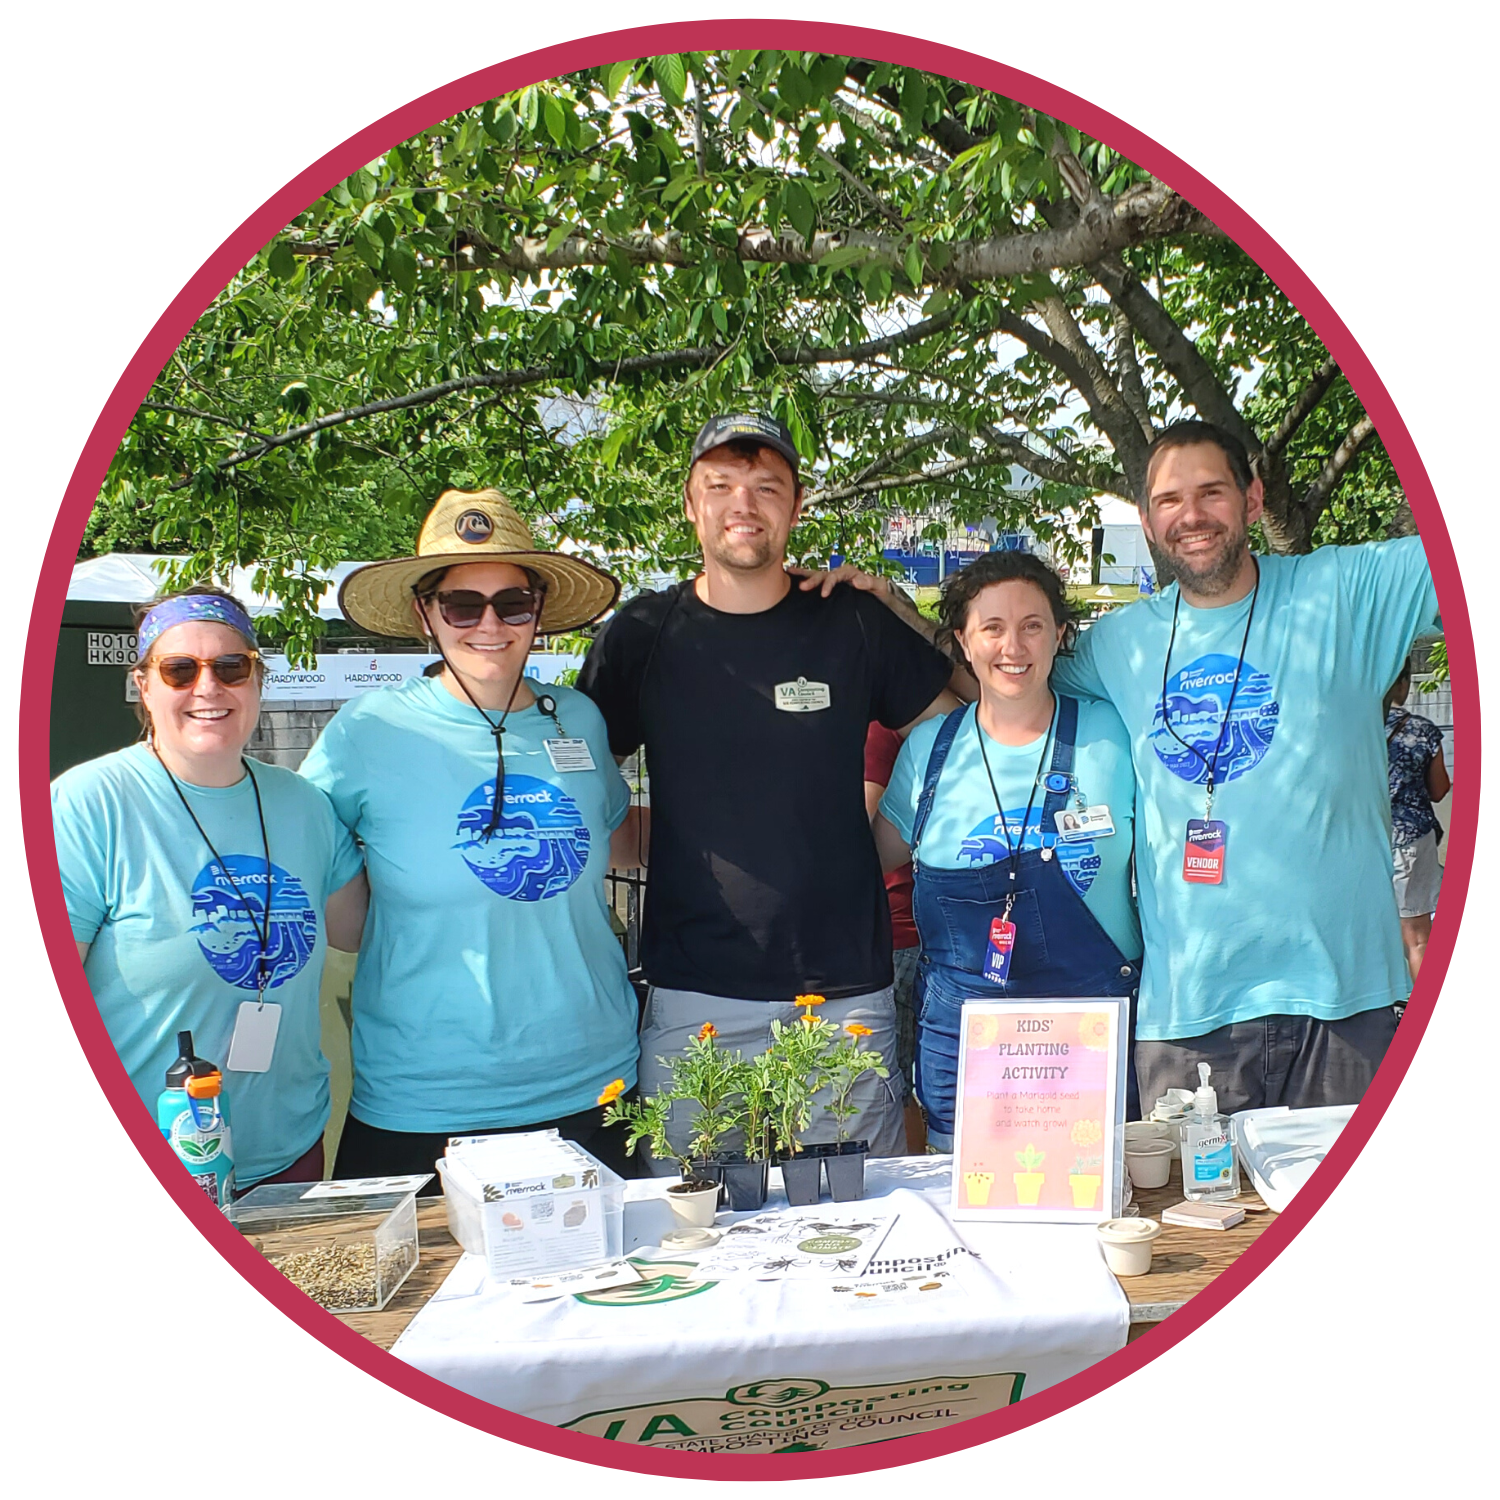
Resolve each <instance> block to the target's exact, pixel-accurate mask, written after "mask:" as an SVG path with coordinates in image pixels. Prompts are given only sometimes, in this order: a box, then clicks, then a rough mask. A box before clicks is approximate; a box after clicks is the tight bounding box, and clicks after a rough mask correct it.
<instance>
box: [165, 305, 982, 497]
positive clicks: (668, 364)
mask: <svg viewBox="0 0 1500 1500" xmlns="http://www.w3.org/2000/svg"><path fill="white" fill-rule="evenodd" d="M963 311H964V304H962V303H960V304H958V305H956V306H954V307H951V308H949V309H947V310H946V311H944V312H941V313H938V314H937V315H936V316H935V317H931V318H924V319H923V320H922V321H921V322H919V323H913V324H911V325H910V326H909V327H907V328H898V329H897V330H896V331H895V332H894V333H890V334H886V335H885V336H884V337H882V338H876V339H867V340H866V341H865V342H864V343H862V344H851V345H846V346H844V347H842V348H838V349H823V348H816V347H815V348H805V347H798V348H784V349H772V350H769V351H767V352H768V354H769V356H770V358H771V360H772V361H773V362H774V363H775V364H777V365H781V366H783V367H790V368H808V367H811V366H813V365H821V364H857V363H859V362H860V361H862V360H868V359H872V358H874V357H876V356H878V355H881V354H886V353H889V352H890V351H891V350H892V349H899V348H901V347H902V346H904V345H906V344H914V343H920V342H921V341H922V340H923V339H926V338H930V337H931V336H932V335H933V334H935V333H941V332H942V331H943V330H944V329H946V328H948V327H949V326H950V325H951V324H953V323H954V322H955V321H957V319H958V318H959V317H960V316H961V315H962V313H963ZM724 353H725V350H724V349H722V348H720V347H719V346H718V345H712V344H711V345H708V346H706V347H702V348H695V349H663V350H659V351H656V352H654V353H651V354H633V355H631V356H629V357H628V358H625V359H618V360H610V359H601V360H593V361H591V362H590V363H589V365H588V366H587V367H586V368H587V372H588V373H589V375H590V376H591V378H594V379H598V378H601V377H603V376H606V375H607V376H610V377H611V378H614V379H618V378H619V377H621V376H632V375H646V374H653V373H655V372H656V371H658V370H671V369H686V370H694V369H703V368H705V367H707V366H709V365H712V364H713V363H715V361H717V360H718V359H719V358H721V357H722V356H723V354H724ZM575 378H576V371H575V370H574V368H573V367H571V366H561V365H559V366H552V365H548V366H533V367H531V368H529V369H524V370H498V371H491V372H487V373H485V374H480V375H463V376H459V377H457V378H455V379H453V380H445V381H443V382H441V383H440V384H438V385H429V386H424V387H423V388H422V389H420V390H415V391H407V392H406V393H405V394H404V395H401V396H389V397H386V398H385V399H383V400H380V401H369V402H366V403H365V404H364V405H362V406H351V407H346V408H344V409H343V410H341V411H332V412H327V413H325V414H324V415H323V416H321V417H317V418H315V419H314V420H313V421H311V422H303V423H302V424H301V425H300V426H297V427H289V428H287V429H286V431H284V432H278V433H274V434H272V435H270V436H267V437H264V438H262V439H261V441H260V442H259V443H258V444H257V445H256V446H255V447H253V448H244V449H241V450H239V451H238V452H235V453H231V454H230V455H229V456H228V457H227V458H222V459H220V460H219V461H218V462H217V463H216V464H215V465H214V467H215V469H218V470H221V471H222V470H224V469H232V468H234V467H235V466H236V465H237V464H243V463H250V462H252V461H254V460H255V459H259V458H264V457H265V456H266V454H268V453H270V452H273V451H274V450H275V449H277V448H285V447H287V446H288V445H290V444H293V443H300V442H305V441H306V440H307V439H308V438H310V437H314V436H316V435H317V434H318V433H320V432H326V431H327V430H328V429H329V428H331V427H341V426H344V425H345V424H346V423H349V422H357V421H360V420H362V419H363V418H365V417H374V416H380V415H382V414H384V413H386V412H393V411H408V410H410V409H412V408H414V407H421V406H431V405H433V404H434V403H435V402H438V401H442V400H444V399H445V398H446V397H448V396H453V395H457V394H459V393H460V392H462V391H472V390H499V391H512V390H519V389H521V388H523V387H525V386H532V385H544V384H546V383H547V382H549V381H563V380H573V379H575ZM192 482H193V481H192V479H191V478H187V479H180V480H178V481H177V482H176V483H175V484H173V485H171V486H170V488H171V490H174V491H175V490H181V489H186V488H187V486H188V485H190V484H191V483H192Z"/></svg>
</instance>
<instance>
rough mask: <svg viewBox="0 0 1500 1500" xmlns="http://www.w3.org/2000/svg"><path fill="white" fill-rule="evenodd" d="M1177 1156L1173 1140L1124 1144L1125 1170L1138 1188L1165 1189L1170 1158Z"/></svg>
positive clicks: (1170, 1170)
mask: <svg viewBox="0 0 1500 1500" xmlns="http://www.w3.org/2000/svg"><path fill="white" fill-rule="evenodd" d="M1176 1154H1177V1142H1176V1141H1174V1140H1169V1139H1168V1140H1145V1141H1126V1142H1125V1170H1126V1171H1127V1172H1129V1173H1130V1181H1131V1182H1132V1184H1133V1185H1134V1186H1136V1187H1138V1188H1159V1187H1166V1185H1167V1178H1168V1177H1170V1176H1171V1173H1172V1158H1173V1157H1174V1156H1175V1155H1176Z"/></svg>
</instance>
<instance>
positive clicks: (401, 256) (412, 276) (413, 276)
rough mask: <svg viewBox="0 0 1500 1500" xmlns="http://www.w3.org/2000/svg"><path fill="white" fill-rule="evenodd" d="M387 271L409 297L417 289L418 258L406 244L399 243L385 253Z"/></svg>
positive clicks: (403, 242)
mask: <svg viewBox="0 0 1500 1500" xmlns="http://www.w3.org/2000/svg"><path fill="white" fill-rule="evenodd" d="M385 270H386V275H388V276H389V277H390V278H391V280H392V281H394V282H395V283H396V285H397V286H398V287H399V288H400V289H401V290H402V291H403V292H405V293H406V294H407V295H408V296H410V295H411V293H413V292H414V291H416V289H417V257H416V256H415V255H413V254H412V252H411V249H410V247H409V246H408V245H407V244H406V242H405V241H404V240H403V241H398V242H397V243H396V244H394V245H392V246H391V247H390V249H389V250H387V251H386V252H385Z"/></svg>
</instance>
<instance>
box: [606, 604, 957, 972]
mask: <svg viewBox="0 0 1500 1500" xmlns="http://www.w3.org/2000/svg"><path fill="white" fill-rule="evenodd" d="M796 582H797V580H795V579H794V580H793V586H792V588H791V589H790V590H789V591H788V593H787V595H786V597H785V598H784V599H782V600H781V602H780V603H779V604H777V605H775V606H774V607H773V608H771V609H768V610H763V611H761V612H760V613H758V614H750V615H741V614H726V613H724V612H723V611H722V610H717V609H713V608H711V607H710V606H708V605H707V604H704V603H703V602H702V601H701V600H700V599H699V598H698V596H697V594H696V593H695V592H694V588H693V584H692V583H691V582H688V583H684V584H679V585H678V586H677V587H675V588H673V589H669V590H667V591H666V592H664V593H660V594H642V595H640V596H639V597H637V598H635V599H632V600H631V601H630V602H629V603H628V604H626V605H625V606H624V607H623V608H622V609H621V610H620V612H619V613H618V614H617V615H616V616H615V617H614V618H613V619H612V620H611V621H610V622H609V624H608V625H607V626H606V627H605V628H604V629H603V630H602V631H601V632H600V633H599V636H598V638H597V639H596V640H595V641H594V644H593V647H592V649H591V650H590V651H589V654H588V659H587V661H585V663H584V666H583V671H582V673H581V674H580V675H579V678H578V687H579V689H580V691H582V692H585V693H587V694H588V695H589V697H590V698H592V699H593V700H594V702H595V703H596V704H598V706H599V709H600V712H601V713H603V715H604V721H605V723H606V724H607V725H608V726H609V743H610V748H611V749H612V750H613V751H614V753H615V754H616V755H629V754H631V753H632V752H633V751H635V750H636V749H637V748H638V747H639V746H641V745H642V744H644V745H645V747H646V765H647V770H648V772H649V775H650V784H651V847H650V875H649V884H648V886H647V894H646V907H645V917H644V930H643V932H642V937H641V962H642V966H643V967H644V969H645V971H646V976H647V978H648V979H649V980H650V981H651V982H652V983H653V984H655V985H659V986H661V987H663V988H667V989H683V990H699V991H702V992H704V993H706V994H711V995H724V996H729V997H731V998H738V999H744V1000H790V999H791V998H792V997H793V996H794V995H797V994H801V993H807V992H813V993H817V994H821V995H827V996H829V997H831V998H833V997H840V996H847V995H859V994H864V993H866V992H868V991H871V990H879V989H883V988H884V987H885V986H886V985H888V984H889V983H890V982H891V938H890V915H889V911H888V909H887V905H886V897H885V887H884V885H883V884H882V882H881V876H880V861H879V859H878V857H877V856H876V853H875V842H874V839H873V838H872V836H871V833H870V824H869V819H868V818H867V816H866V814H865V804H864V744H865V733H866V730H867V729H868V727H869V724H870V721H871V720H872V719H874V720H878V721H879V722H880V723H882V724H884V725H886V726H887V727H888V728H891V729H895V728H899V727H901V726H902V725H905V724H909V723H911V721H912V720H913V719H915V718H916V717H917V715H918V714H920V713H921V712H922V711H923V709H925V708H926V707H927V706H928V705H929V704H930V703H931V702H932V700H933V699H934V698H935V697H937V695H938V694H939V693H940V692H941V691H942V689H943V686H944V684H945V683H946V682H947V680H948V676H949V672H950V669H951V664H950V663H949V661H948V660H947V658H946V657H944V656H943V655H942V653H941V652H939V651H937V650H936V649H935V648H934V647H932V646H931V645H929V644H928V643H927V642H926V641H925V640H923V639H922V637H921V636H920V635H918V634H917V632H916V631H914V630H912V629H911V628H910V627H909V626H908V625H906V624H904V623H903V622H902V621H901V620H899V619H898V618H897V617H896V616H895V615H894V614H892V612H891V611H890V610H889V609H887V608H886V606H885V605H883V604H882V603H881V602H880V601H879V600H878V599H875V598H874V597H872V596H871V595H870V594H868V593H865V592H862V591H861V590H858V589H854V588H849V587H847V586H845V587H840V588H837V589H835V590H834V591H833V593H832V594H831V595H830V596H829V597H828V598H827V599H824V598H823V597H822V596H821V595H820V594H818V593H817V592H815V591H809V592H805V593H804V592H803V591H802V590H801V589H799V588H798V587H796Z"/></svg>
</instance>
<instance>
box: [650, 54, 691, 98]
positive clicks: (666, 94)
mask: <svg viewBox="0 0 1500 1500" xmlns="http://www.w3.org/2000/svg"><path fill="white" fill-rule="evenodd" d="M651 74H652V77H654V78H655V79H656V86H657V88H659V89H660V90H661V96H662V98H663V99H665V100H666V101H667V103H668V104H670V105H672V106H673V107H674V108H675V107H679V106H680V105H681V104H682V102H683V100H684V99H686V98H687V64H686V63H684V62H683V60H682V58H680V57H679V56H677V54H676V53H675V52H674V53H668V54H667V55H666V56H665V57H653V58H652V59H651Z"/></svg>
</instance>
